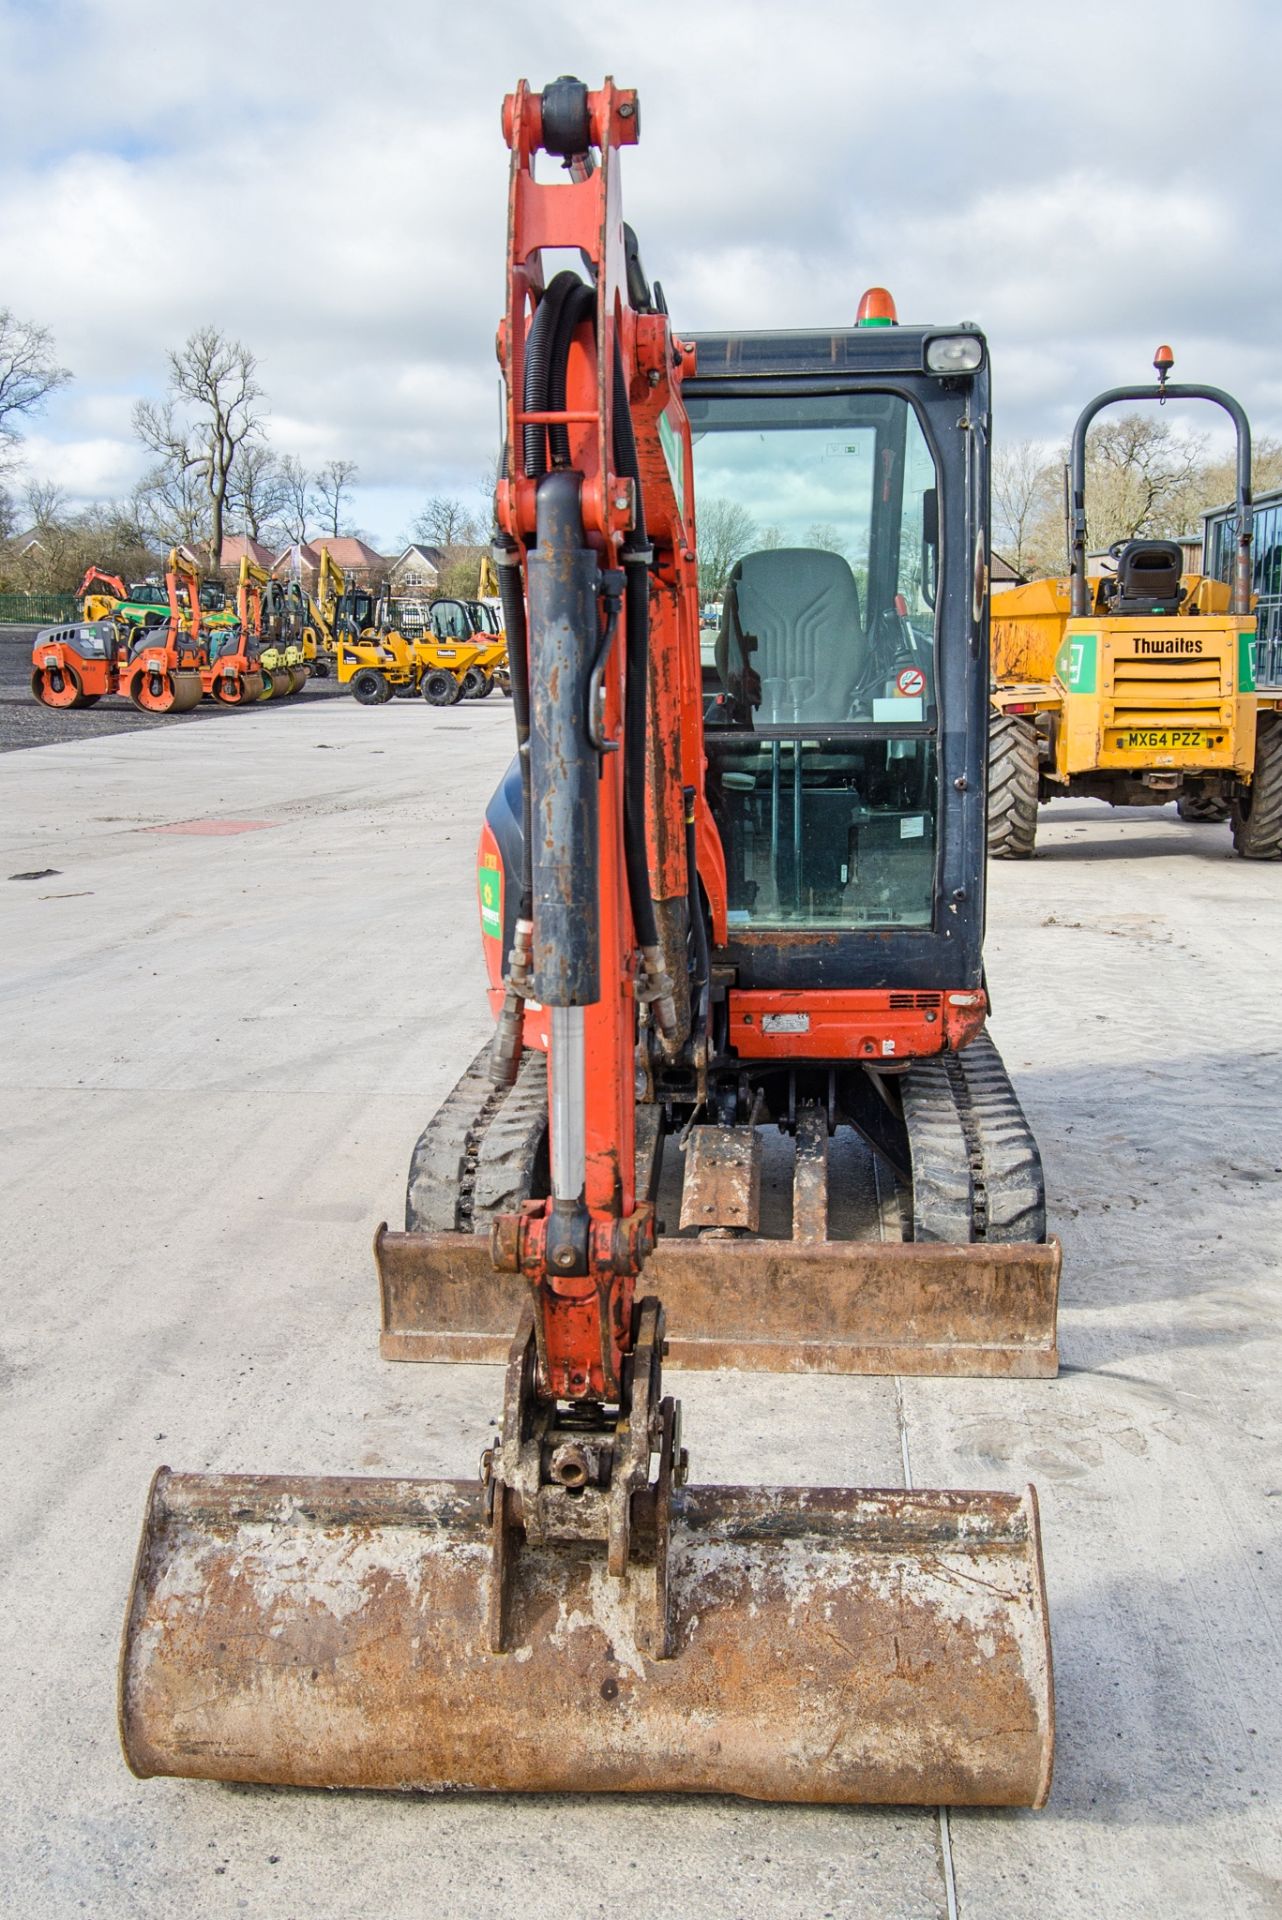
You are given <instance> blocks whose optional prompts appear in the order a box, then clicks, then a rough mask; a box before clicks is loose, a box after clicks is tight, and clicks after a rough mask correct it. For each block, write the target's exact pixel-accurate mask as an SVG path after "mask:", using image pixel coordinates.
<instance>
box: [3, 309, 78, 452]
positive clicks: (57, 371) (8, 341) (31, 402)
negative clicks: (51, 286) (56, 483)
mask: <svg viewBox="0 0 1282 1920" xmlns="http://www.w3.org/2000/svg"><path fill="white" fill-rule="evenodd" d="M53 351H54V348H53V335H52V334H51V333H50V331H49V329H48V327H41V326H37V325H36V323H35V321H34V320H19V318H18V316H17V315H16V314H15V313H13V312H11V311H10V309H9V308H8V307H0V473H5V472H8V471H9V470H10V469H11V468H12V467H13V466H14V464H15V462H16V458H17V455H16V449H17V446H18V444H19V442H20V441H21V439H22V428H21V424H20V423H21V422H22V421H23V420H25V419H26V418H27V416H28V415H30V414H33V413H36V412H38V411H39V409H40V408H41V407H42V406H43V405H44V403H45V401H46V400H47V399H48V398H49V395H50V394H51V393H56V392H57V390H58V388H59V387H65V386H66V384H67V382H68V381H69V380H70V379H71V374H70V372H69V371H68V369H67V368H66V367H60V366H58V365H57V364H56V362H55V360H54V358H53Z"/></svg>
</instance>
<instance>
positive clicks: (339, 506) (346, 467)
mask: <svg viewBox="0 0 1282 1920" xmlns="http://www.w3.org/2000/svg"><path fill="white" fill-rule="evenodd" d="M359 472H360V468H359V467H358V466H357V464H356V462H355V461H354V460H328V461H326V463H325V465H324V466H323V467H322V468H321V470H320V472H319V473H318V474H317V475H316V479H315V489H316V504H317V507H318V509H319V512H320V517H321V520H322V522H323V531H324V532H326V533H332V534H333V535H334V537H335V539H337V538H338V536H339V534H340V533H350V532H351V526H350V524H348V525H344V518H345V515H344V508H343V502H344V500H345V499H346V498H347V496H348V494H350V492H351V490H352V483H353V481H354V480H355V478H356V476H357V474H358V473H359Z"/></svg>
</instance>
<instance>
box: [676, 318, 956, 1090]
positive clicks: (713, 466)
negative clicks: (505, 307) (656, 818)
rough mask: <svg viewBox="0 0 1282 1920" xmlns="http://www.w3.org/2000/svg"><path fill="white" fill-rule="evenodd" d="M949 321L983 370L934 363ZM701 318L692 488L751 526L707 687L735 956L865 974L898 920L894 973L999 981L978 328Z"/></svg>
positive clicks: (711, 769) (744, 971)
mask: <svg viewBox="0 0 1282 1920" xmlns="http://www.w3.org/2000/svg"><path fill="white" fill-rule="evenodd" d="M940 339H946V340H952V341H955V342H957V343H958V346H957V351H958V352H962V353H964V354H965V356H966V357H967V358H968V359H969V360H970V361H971V362H972V365H971V367H970V370H969V371H968V373H967V375H966V378H965V380H964V381H959V380H958V378H957V377H956V376H955V375H941V374H938V373H934V372H932V371H930V370H928V363H927V349H928V347H930V346H931V345H932V343H933V342H936V341H938V340H940ZM693 344H694V347H695V350H696V354H697V359H696V372H695V375H694V377H693V378H692V379H690V380H688V381H687V382H686V383H685V386H684V397H685V403H686V408H687V411H688V414H689V418H690V430H691V439H692V443H693V450H694V478H695V490H696V497H697V498H698V500H699V501H700V503H701V508H702V511H703V513H704V514H705V515H706V516H707V519H708V521H709V522H710V525H711V528H712V531H713V534H714V536H719V535H720V533H721V530H722V528H723V527H724V526H725V525H726V524H727V521H728V515H727V513H726V511H725V509H723V508H722V506H721V503H722V502H727V503H729V502H733V504H734V508H735V517H736V518H737V519H738V521H739V523H740V526H741V528H742V534H741V538H742V544H743V546H744V548H745V551H743V552H741V553H740V554H739V555H738V556H737V557H736V558H735V559H734V561H733V564H732V565H731V566H730V567H729V570H728V573H727V575H726V578H725V580H724V582H723V583H720V615H719V626H718V631H717V636H716V644H715V655H714V657H715V675H716V685H715V688H714V689H713V692H714V697H713V699H712V700H711V702H710V704H709V706H708V708H707V713H706V733H705V745H706V751H707V766H708V771H707V798H708V802H709V806H710V808H711V811H712V815H713V817H714V819H715V821H716V823H717V828H718V832H719V834H720V837H721V843H722V848H723V851H724V855H725V861H726V880H727V923H728V925H727V933H728V943H727V951H726V954H725V956H724V963H725V964H727V965H729V966H732V967H733V968H734V969H735V973H736V976H737V980H738V982H739V983H740V984H741V985H742V986H743V987H745V988H748V989H752V990H762V989H767V990H784V989H788V988H795V987H797V986H798V985H799V984H801V983H802V982H803V980H813V979H814V978H816V977H817V974H818V973H820V972H821V976H822V978H823V980H824V983H825V986H827V987H832V988H838V989H852V990H853V989H860V988H869V987H875V986H877V985H878V984H879V983H880V982H881V981H882V980H883V979H884V978H885V975H886V965H887V955H886V937H887V935H894V936H896V937H897V939H898V941H899V942H900V943H901V944H899V945H897V948H896V958H895V962H894V972H895V978H896V984H902V985H903V986H905V987H912V988H914V989H918V990H920V989H931V988H933V989H940V988H945V989H953V990H957V989H962V990H977V989H979V988H980V987H981V985H982V969H981V965H980V957H979V946H980V929H981V927H982V922H983V886H984V856H983V821H982V805H981V804H980V803H979V802H978V801H977V799H976V797H975V796H976V795H977V794H978V793H979V791H980V788H981V786H982V764H981V760H980V756H979V750H978V747H977V745H976V742H977V741H979V740H980V739H982V727H981V729H980V731H978V732H977V731H976V730H975V716H976V715H979V716H981V717H982V715H983V713H984V712H985V685H984V665H983V660H982V650H981V649H980V648H979V647H978V646H977V645H976V630H977V624H978V620H977V612H976V606H975V602H976V599H977V597H978V598H980V599H982V594H980V595H978V596H977V594H976V592H975V591H974V590H973V576H974V570H975V568H976V567H982V565H983V556H984V553H985V551H986V543H987V526H986V524H985V523H984V519H983V510H982V502H983V501H984V499H985V498H986V486H987V481H986V475H985V473H984V472H983V471H982V463H983V462H984V461H985V460H986V451H985V448H984V445H983V441H982V436H981V435H980V434H977V433H976V432H975V431H974V427H975V423H976V422H977V421H980V420H983V419H984V418H985V417H986V415H987V411H988V372H987V358H986V351H985V346H984V341H983V339H982V336H981V335H979V334H978V333H976V332H975V331H974V330H973V329H969V328H967V329H959V330H958V331H957V332H956V333H955V334H951V335H940V334H939V333H937V332H932V331H931V330H928V329H906V328H900V327H898V326H896V327H894V328H875V329H873V328H868V329H861V328H855V329H853V330H851V331H849V332H847V333H844V334H841V335H829V334H818V333H799V334H793V335H784V334H768V335H715V336H704V337H699V336H696V338H695V340H694V342H693ZM935 353H936V357H938V354H939V349H938V348H937V347H936V348H935ZM941 497H942V499H943V501H944V503H945V514H944V517H943V525H944V527H945V538H946V542H947V545H946V548H945V550H944V551H943V553H941V550H940V529H941V516H940V511H939V503H940V500H941ZM709 508H710V509H711V510H710V511H709ZM945 576H946V581H947V588H946V590H945V591H944V592H943V593H942V594H941V593H940V591H939V582H940V581H941V579H944V578H945ZM945 707H946V710H947V712H948V713H949V715H950V717H951V719H952V722H953V724H952V726H951V727H950V728H948V729H945V728H944V727H943V726H942V723H941V722H942V713H943V711H944V709H945ZM834 935H836V936H837V939H836V944H835V945H834V938H833V937H834ZM817 941H819V942H822V952H821V951H820V949H819V947H818V946H817V944H816V943H817ZM904 942H906V943H907V944H906V945H905V944H903V943H904ZM909 949H911V957H910V956H909ZM718 959H719V960H721V959H722V956H721V955H720V954H719V955H718ZM882 1057H889V1056H882Z"/></svg>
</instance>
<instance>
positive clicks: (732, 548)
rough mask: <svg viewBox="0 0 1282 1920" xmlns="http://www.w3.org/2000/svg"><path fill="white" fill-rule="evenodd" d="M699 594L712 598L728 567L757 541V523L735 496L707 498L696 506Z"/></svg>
mask: <svg viewBox="0 0 1282 1920" xmlns="http://www.w3.org/2000/svg"><path fill="white" fill-rule="evenodd" d="M698 537H699V598H700V599H701V600H715V599H716V598H717V596H718V594H720V593H722V592H723V591H724V590H725V584H726V579H727V577H728V575H729V572H730V569H731V567H732V566H733V565H734V563H735V561H736V560H737V559H738V558H739V557H740V555H741V554H744V553H747V552H748V551H749V549H750V548H752V547H754V546H755V545H756V541H757V523H756V521H755V520H754V519H753V517H752V515H751V514H750V513H749V512H748V509H747V508H746V507H744V506H740V504H739V503H738V501H735V500H709V501H707V502H706V504H705V505H703V506H702V507H700V509H699V518H698Z"/></svg>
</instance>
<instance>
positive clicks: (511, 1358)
mask: <svg viewBox="0 0 1282 1920" xmlns="http://www.w3.org/2000/svg"><path fill="white" fill-rule="evenodd" d="M638 126H639V121H638V107H637V97H636V95H635V93H633V92H631V91H629V90H628V89H626V88H619V87H616V86H614V84H613V83H612V82H611V81H608V80H607V81H606V83H605V84H604V86H602V87H601V88H600V89H598V90H596V91H589V90H588V88H587V87H586V86H584V85H582V84H581V83H580V82H579V81H577V80H574V79H569V78H562V79H560V80H557V81H555V82H554V83H553V84H552V85H550V86H548V87H545V88H544V89H543V91H542V92H541V93H536V92H533V91H531V89H530V88H529V87H528V86H527V85H525V83H522V84H521V85H520V86H519V87H518V88H517V90H516V92H515V93H514V94H513V95H511V96H510V97H509V99H508V100H507V102H506V105H505V109H504V128H505V132H506V136H507V139H508V143H509V145H510V147H511V150H512V172H511V204H510V217H509V228H508V231H509V236H510V253H509V259H508V278H507V285H508V304H507V311H506V314H505V316H504V318H503V321H502V324H501V328H500V353H501V359H502V364H503V371H504V376H505V381H506V388H507V435H506V442H507V466H506V470H505V473H504V476H503V478H502V479H501V481H500V483H499V487H498V493H497V517H498V524H499V528H500V534H499V538H498V541H497V545H496V550H495V556H494V558H495V563H496V567H497V571H498V575H499V581H500V586H501V594H502V603H503V612H504V623H503V624H504V630H505V633H506V638H507V644H508V649H509V656H510V664H511V681H512V686H511V691H512V704H513V710H514V718H515V723H516V734H517V755H516V758H515V760H514V761H513V764H512V767H511V769H510V771H509V773H508V775H507V776H506V778H505V779H504V781H503V783H502V785H501V787H500V790H499V792H498V793H497V794H496V796H495V799H494V801H493V803H492V805H491V808H490V812H489V817H488V820H487V823H486V827H485V831H484V834H483V837H482V850H481V870H480V887H479V892H480V905H481V919H482V935H483V938H484V941H485V945H486V950H487V953H488V956H489V960H490V967H491V979H492V1003H493V1008H494V1012H495V1015H496V1020H497V1026H496V1032H495V1038H494V1044H493V1047H492V1048H491V1049H488V1050H487V1052H486V1054H485V1055H484V1056H483V1057H482V1058H481V1059H479V1060H478V1061H477V1062H476V1063H475V1065H474V1066H473V1068H472V1069H470V1070H469V1072H468V1073H467V1074H465V1075H464V1077H463V1079H462V1080H461V1081H460V1083H459V1085H458V1086H457V1087H456V1088H455V1090H454V1092H453V1093H452V1094H451V1095H450V1097H449V1098H448V1099H447V1101H446V1102H445V1104H444V1106H443V1107H442V1109H441V1111H440V1112H439V1113H438V1114H437V1115H436V1116H435V1117H434V1118H433V1119H432V1120H431V1121H430V1122H429V1123H428V1125H427V1127H426V1129H425V1131H424V1134H423V1136H422V1138H421V1140H420V1141H419V1145H418V1148H417V1149H416V1151H415V1154H414V1160H413V1167H412V1172H411V1182H410V1200H409V1223H408V1230H407V1231H406V1232H405V1233H403V1234H402V1233H397V1234H388V1233H381V1234H380V1236H379V1246H378V1257H379V1263H380V1269H381V1274H382V1281H383V1295H384V1330H385V1338H386V1340H387V1341H388V1342H390V1343H391V1345H390V1347H389V1351H391V1352H393V1353H396V1354H397V1355H398V1357H417V1358H426V1359H447V1358H456V1359H457V1358H463V1359H493V1358H495V1357H496V1356H502V1355H506V1363H507V1371H506V1377H505V1387H504V1396H503V1409H502V1422H501V1427H500V1431H499V1434H498V1437H497V1439H496V1440H495V1442H494V1444H493V1445H492V1446H491V1447H490V1448H489V1450H488V1451H487V1453H486V1456H485V1458H484V1461H483V1465H482V1474H481V1478H480V1479H479V1481H421V1480H391V1479H360V1478H352V1479H338V1478H272V1477H258V1476H250V1475H228V1476H222V1475H209V1474H171V1473H169V1472H168V1471H167V1470H162V1471H161V1472H160V1473H159V1474H158V1476H157V1478H156V1480H155V1483H154V1485H153V1488H152V1493H151V1498H150V1502H149V1505H148V1509H147V1517H146V1522H145V1526H144V1532H143V1539H142V1544H141V1548H140V1552H139V1559H138V1566H137V1573H136V1578H135V1583H134V1588H133V1593H132V1597H131V1601H130V1607H129V1615H128V1621H127V1625H126V1632H125V1642H124V1651H123V1657H122V1664H121V1722H122V1727H123V1736H124V1744H125V1751H126V1754H127V1757H128V1759H129V1763H130V1765H131V1766H132V1767H133V1768H134V1769H135V1771H136V1772H138V1773H140V1774H179V1775H188V1776H192V1777H202V1778H210V1779H222V1780H244V1781H265V1782H282V1783H289V1784H294V1785H312V1786H368V1787H380V1788H388V1787H400V1788H433V1787H436V1788H440V1787H445V1786H451V1787H469V1788H488V1789H503V1790H519V1791H527V1790H528V1791H540V1792H546V1791H561V1792H596V1791H600V1792H606V1791H609V1792H620V1791H627V1792H636V1791H654V1792H674V1791H680V1792H709V1793H711V1792H716V1793H735V1794H742V1795H747V1796H750V1797H753V1798H758V1799H767V1800H794V1801H815V1802H833V1803H840V1802H859V1801H899V1802H908V1803H922V1804H936V1803H939V1802H941V1801H943V1802H949V1803H952V1804H955V1805H992V1806H1037V1805H1040V1804H1041V1803H1042V1802H1043V1801H1044V1799H1045V1797H1046V1794H1047V1792H1048V1790H1049V1784H1050V1774H1051V1754H1052V1743H1053V1736H1052V1723H1053V1711H1052V1692H1051V1665H1050V1643H1049V1634H1048V1627H1047V1616H1046V1600H1045V1593H1044V1587H1043V1579H1042V1562H1041V1549H1040V1540H1039V1534H1038V1522H1037V1505H1036V1500H1035V1497H1034V1495H1033V1492H1032V1489H1031V1488H1024V1489H1016V1490H1015V1491H1012V1492H1010V1493H992V1492H985V1493H974V1492H966V1491H952V1490H945V1491H931V1490H905V1489H903V1488H878V1487H854V1488H851V1487H805V1488H800V1487H779V1486H760V1485H746V1486H717V1485H704V1484H700V1482H699V1480H698V1453H697V1445H696V1450H695V1452H694V1456H693V1461H691V1460H690V1459H689V1458H688V1457H687V1450H686V1445H685V1441H684V1438H683V1434H682V1427H681V1411H680V1407H679V1405H678V1403H677V1401H676V1400H675V1399H674V1398H673V1397H672V1395H671V1394H670V1393H668V1392H667V1391H665V1381H664V1362H665V1359H666V1358H669V1357H670V1358H671V1359H672V1360H674V1361H675V1360H677V1359H679V1360H680V1361H681V1362H683V1363H685V1364H693V1365H705V1366H707V1365H711V1366H730V1367H751V1366H765V1367H774V1368H779V1369H783V1370H790V1369H791V1370H797V1371H801V1370H807V1369H826V1370H843V1371H847V1372H850V1373H852V1374H855V1373H861V1372H879V1371H885V1372H890V1371H919V1372H937V1373H955V1372H982V1373H998V1374H1001V1373H1010V1374H1016V1373H1023V1374H1038V1373H1042V1374H1044V1373H1049V1372H1053V1370H1054V1365H1055V1359H1054V1301H1055V1281H1056V1276H1057V1273H1058V1249H1057V1248H1056V1247H1055V1246H1054V1244H1053V1243H1052V1242H1049V1241H1048V1240H1047V1238H1046V1232H1045V1218H1044V1214H1045V1208H1044V1199H1043V1192H1042V1181H1041V1170H1040V1162H1039V1160H1038V1156H1037V1152H1036V1148H1035V1146H1034V1144H1033V1141H1032V1139H1031V1136H1030V1134H1029V1131H1028V1128H1027V1126H1026V1124H1025V1122H1024V1119H1023V1116H1022V1114H1021V1113H1020V1110H1019V1107H1018V1103H1017V1102H1016V1100H1015V1096H1014V1093H1013V1091H1012V1089H1011V1087H1010V1083H1009V1081H1008V1079H1007V1077H1006V1075H1005V1072H1004V1070H1003V1068H1002V1064H1001V1061H1000V1059H999V1057H998V1055H997V1053H996V1052H995V1050H994V1048H993V1047H992V1045H991V1043H990V1042H989V1041H988V1040H987V1038H986V1036H985V1033H984V1022H985V1015H986V1010H987V1002H986V997H985V990H984V976H983V967H982V956H981V929H982V925H983V911H984V874H985V868H984V798H983V779H984V746H985V718H986V712H987V696H988V686H987V631H986V621H987V604H986V590H985V579H986V576H985V568H984V564H983V563H984V556H985V552H986V541H987V507H986V502H987V497H988V475H987V468H986V458H987V453H986V449H987V444H988V442H987V434H986V433H985V432H979V431H975V429H976V428H977V427H980V426H982V425H984V424H986V422H987V417H988V364H987V349H986V346H985V342H984V340H983V337H982V335H980V334H979V333H977V332H976V331H975V330H974V329H973V328H970V327H965V326H957V327H929V328H923V327H910V326H903V325H896V326H884V327H868V328H861V327H848V328H845V329H840V330H836V331H831V330H823V331H816V332H805V333H799V334H783V333H759V334H751V333H742V334H715V335H705V336H703V337H701V338H698V339H694V340H691V339H687V338H684V337H681V336H678V335H677V334H675V333H674V332H673V329H672V326H671V323H670V321H669V318H668V313H667V307H666V302H665V300H664V298H663V294H662V292H661V289H660V287H659V285H658V283H657V282H655V283H652V282H651V281H650V280H649V278H648V277H647V274H646V271H645V269H644V267H643V264H642V260H641V256H640V252H639V249H638V246H637V242H636V239H635V236H634V235H633V234H632V232H631V230H630V229H629V228H628V227H627V226H625V224H624V222H623V218H622V212H621V202H620V185H619V162H620V149H621V148H623V147H625V146H631V145H633V144H634V143H635V141H636V139H637V134H638ZM539 153H545V154H547V155H549V156H551V158H552V159H553V160H554V161H558V162H561V163H562V164H561V165H560V166H545V167H544V169H543V171H544V176H545V177H544V178H543V179H538V178H536V175H535V157H536V155H537V154H539ZM548 255H551V256H553V257H554V259H555V260H556V261H563V260H565V259H567V258H569V259H576V260H582V262H583V267H582V270H579V269H578V268H573V269H563V270H560V271H556V272H552V271H550V270H549V271H547V272H545V257H546V256H548ZM696 501H698V502H699V503H701V504H702V510H703V511H704V513H705V514H706V515H707V516H708V518H709V519H710V520H712V521H714V522H715V518H716V508H717V503H718V502H724V501H734V502H736V503H737V504H738V505H739V506H740V507H741V509H742V518H741V520H740V522H739V524H740V529H741V536H742V537H741V538H740V540H739V541H738V543H737V545H736V547H735V550H734V551H726V552H725V553H724V556H723V558H724V566H722V567H719V568H718V569H717V570H716V571H715V572H714V571H713V570H712V569H711V567H710V564H709V558H708V555H707V553H706V552H705V557H704V566H703V571H702V576H701V574H700V568H699V563H698V561H697V558H696V555H697V552H698V548H697V545H696V540H697V533H696ZM945 713H947V714H948V716H949V723H948V725H947V726H946V727H945V726H944V725H943V724H941V716H942V715H943V714H945ZM780 1154H782V1155H783V1156H784V1157H785V1158H784V1161H783V1162H782V1163H781V1161H780V1158H779V1156H780ZM781 1167H782V1169H783V1170H782V1171H781ZM860 1390H861V1389H860V1387H859V1385H858V1383H857V1382H855V1381H852V1382H851V1385H850V1392H851V1393H852V1394H857V1393H858V1392H859V1391H860ZM727 1404H728V1405H729V1406H731V1407H732V1406H733V1397H732V1395H731V1394H729V1393H728V1394H727ZM550 1728H554V1729H555V1736H554V1737H549V1729H550Z"/></svg>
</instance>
